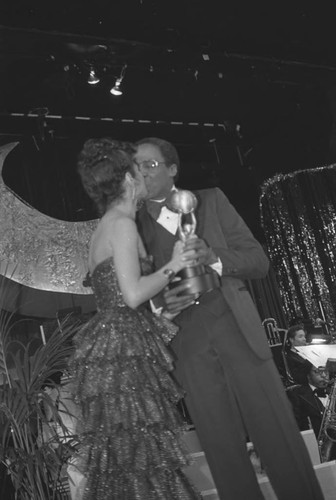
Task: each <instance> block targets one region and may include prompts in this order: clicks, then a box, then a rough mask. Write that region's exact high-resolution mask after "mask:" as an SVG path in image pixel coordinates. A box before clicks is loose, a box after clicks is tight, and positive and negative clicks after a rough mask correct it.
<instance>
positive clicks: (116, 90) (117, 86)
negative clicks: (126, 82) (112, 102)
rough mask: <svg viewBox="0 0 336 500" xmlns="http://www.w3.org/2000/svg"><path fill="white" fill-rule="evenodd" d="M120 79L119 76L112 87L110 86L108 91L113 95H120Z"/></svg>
mask: <svg viewBox="0 0 336 500" xmlns="http://www.w3.org/2000/svg"><path fill="white" fill-rule="evenodd" d="M121 82H122V80H121V79H120V78H117V79H116V82H115V84H114V87H112V88H111V90H110V92H111V94H113V95H122V90H121V88H120V85H121Z"/></svg>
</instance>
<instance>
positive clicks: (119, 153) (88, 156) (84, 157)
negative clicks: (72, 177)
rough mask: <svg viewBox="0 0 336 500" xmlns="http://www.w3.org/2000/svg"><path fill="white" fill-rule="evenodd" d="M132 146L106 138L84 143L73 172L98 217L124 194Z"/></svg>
mask: <svg viewBox="0 0 336 500" xmlns="http://www.w3.org/2000/svg"><path fill="white" fill-rule="evenodd" d="M134 153H135V148H134V146H133V145H132V144H131V143H129V142H122V141H116V140H114V139H111V138H109V137H103V138H101V139H88V140H87V141H86V142H85V143H84V146H83V149H82V151H81V152H80V153H79V156H78V162H77V169H78V173H79V175H80V177H81V180H82V184H83V187H84V189H85V191H86V192H87V194H88V195H89V197H90V198H91V199H92V200H93V202H94V203H95V205H96V207H97V209H98V212H99V214H100V215H103V214H104V213H105V212H106V209H107V207H108V206H109V205H110V204H111V203H112V202H113V201H116V200H118V199H120V198H121V197H122V195H123V193H124V188H123V181H124V179H125V175H126V172H130V173H131V174H132V175H134V172H133V161H132V155H133V154H134Z"/></svg>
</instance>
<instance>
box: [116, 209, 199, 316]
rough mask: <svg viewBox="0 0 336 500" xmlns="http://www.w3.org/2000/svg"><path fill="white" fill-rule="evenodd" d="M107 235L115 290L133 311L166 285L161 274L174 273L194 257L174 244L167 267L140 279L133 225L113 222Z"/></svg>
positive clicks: (126, 221)
mask: <svg viewBox="0 0 336 500" xmlns="http://www.w3.org/2000/svg"><path fill="white" fill-rule="evenodd" d="M109 234H110V237H109V242H110V245H111V249H112V253H113V258H114V265H115V269H116V273H117V278H118V282H119V286H120V289H121V292H122V294H123V297H124V300H125V302H126V304H127V305H128V306H130V307H132V308H134V309H135V308H136V307H137V306H139V305H140V304H142V303H143V302H146V301H147V300H149V299H150V298H152V297H154V295H156V294H157V293H159V292H160V291H161V290H162V289H163V288H164V287H165V286H166V285H167V284H168V283H169V276H168V275H167V274H165V271H169V270H171V271H173V273H177V272H179V271H180V270H181V269H182V268H183V267H185V265H186V263H187V262H188V260H192V259H193V258H194V257H195V252H194V251H189V252H183V244H182V243H181V242H178V243H177V244H176V245H175V249H174V252H173V256H172V258H171V260H170V261H169V262H168V263H167V264H165V265H164V266H163V267H162V268H161V269H159V270H158V271H156V272H155V273H153V274H150V275H148V276H141V269H140V264H139V254H138V238H139V234H138V232H137V228H136V224H135V222H134V221H133V220H131V219H129V218H126V217H125V218H118V219H115V220H113V222H111V223H110V224H109Z"/></svg>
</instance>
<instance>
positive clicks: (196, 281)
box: [170, 190, 220, 295]
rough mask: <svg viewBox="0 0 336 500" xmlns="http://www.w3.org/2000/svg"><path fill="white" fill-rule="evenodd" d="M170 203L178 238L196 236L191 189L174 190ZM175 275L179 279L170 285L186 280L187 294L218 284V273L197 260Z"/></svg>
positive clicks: (194, 202) (194, 204) (211, 287)
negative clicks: (187, 284) (177, 215)
mask: <svg viewBox="0 0 336 500" xmlns="http://www.w3.org/2000/svg"><path fill="white" fill-rule="evenodd" d="M170 205H171V207H172V209H173V210H174V211H175V212H178V214H179V223H178V232H179V238H180V240H182V241H186V240H187V239H188V238H193V237H196V234H195V231H196V226H197V221H196V217H195V213H194V211H195V208H196V207H197V198H196V196H195V195H194V194H193V193H192V192H191V191H186V190H180V191H176V192H174V193H173V195H172V197H171V200H170ZM177 276H178V277H179V278H181V279H180V280H178V281H173V282H172V283H171V286H173V287H174V286H177V285H180V284H181V282H182V281H187V282H188V283H189V285H190V288H189V289H188V292H187V293H188V294H199V295H201V294H202V293H204V292H207V291H209V290H212V289H214V288H218V287H219V286H220V281H219V276H218V274H217V273H216V272H212V271H211V270H207V269H206V267H205V266H204V265H203V264H198V263H197V261H195V262H194V263H191V264H188V266H187V267H185V268H184V269H182V270H181V271H180V272H179V273H178V274H177Z"/></svg>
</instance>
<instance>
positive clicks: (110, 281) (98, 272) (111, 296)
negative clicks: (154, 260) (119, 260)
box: [91, 257, 151, 311]
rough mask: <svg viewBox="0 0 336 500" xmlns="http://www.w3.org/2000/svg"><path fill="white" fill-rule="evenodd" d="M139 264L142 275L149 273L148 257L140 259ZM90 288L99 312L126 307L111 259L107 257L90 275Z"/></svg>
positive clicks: (149, 262) (149, 261) (149, 263)
mask: <svg viewBox="0 0 336 500" xmlns="http://www.w3.org/2000/svg"><path fill="white" fill-rule="evenodd" d="M140 264H141V270H142V274H149V272H151V260H150V258H149V257H147V258H142V259H140ZM91 286H92V289H93V292H94V295H95V299H96V304H97V308H98V310H99V311H102V310H103V311H104V310H109V309H113V308H115V307H125V306H126V304H125V302H124V299H123V295H122V293H121V290H120V287H119V283H118V280H117V274H116V271H115V267H114V263H113V257H108V258H107V259H105V260H103V261H102V262H100V263H99V264H98V265H97V266H96V267H95V269H94V270H93V272H92V274H91Z"/></svg>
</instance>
